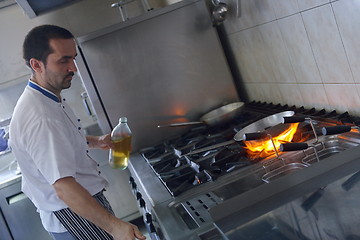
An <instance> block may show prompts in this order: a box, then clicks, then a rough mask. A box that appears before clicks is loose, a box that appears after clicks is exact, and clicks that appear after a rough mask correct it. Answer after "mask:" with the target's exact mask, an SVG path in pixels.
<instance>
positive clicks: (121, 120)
mask: <svg viewBox="0 0 360 240" xmlns="http://www.w3.org/2000/svg"><path fill="white" fill-rule="evenodd" d="M119 122H122V123H126V122H127V117H121V118H119Z"/></svg>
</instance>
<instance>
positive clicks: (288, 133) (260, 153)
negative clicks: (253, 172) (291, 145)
mask: <svg viewBox="0 0 360 240" xmlns="http://www.w3.org/2000/svg"><path fill="white" fill-rule="evenodd" d="M298 126H299V123H291V124H290V125H289V127H288V128H287V129H286V130H284V131H283V132H282V133H280V134H279V135H278V136H272V139H273V142H274V145H275V147H276V150H279V148H280V144H281V143H286V142H291V140H292V139H293V137H294V135H295V133H296V131H297V128H298ZM244 143H245V145H246V146H245V147H244V148H245V149H248V150H249V151H248V156H249V157H250V158H252V159H255V158H258V157H267V156H269V155H271V154H274V153H275V151H274V146H273V144H272V142H271V140H270V138H267V139H261V140H254V141H244Z"/></svg>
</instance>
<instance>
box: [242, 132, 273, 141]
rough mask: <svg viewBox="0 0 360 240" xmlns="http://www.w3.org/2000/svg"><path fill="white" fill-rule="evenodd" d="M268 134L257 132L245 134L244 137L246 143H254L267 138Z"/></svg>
mask: <svg viewBox="0 0 360 240" xmlns="http://www.w3.org/2000/svg"><path fill="white" fill-rule="evenodd" d="M267 137H268V134H267V133H266V132H255V133H245V134H244V136H243V140H244V141H252V140H259V139H264V138H267Z"/></svg>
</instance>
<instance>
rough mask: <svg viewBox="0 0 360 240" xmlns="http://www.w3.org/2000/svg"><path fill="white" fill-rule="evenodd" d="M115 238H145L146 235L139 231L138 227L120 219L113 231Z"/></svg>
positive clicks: (120, 239) (118, 239)
mask: <svg viewBox="0 0 360 240" xmlns="http://www.w3.org/2000/svg"><path fill="white" fill-rule="evenodd" d="M111 235H112V236H113V238H114V240H134V239H140V240H145V239H146V237H145V236H144V235H143V234H142V233H141V232H140V231H139V229H138V227H137V226H135V225H133V224H131V223H128V222H125V221H122V220H120V219H118V221H117V222H116V223H115V224H114V227H113V231H112V232H111Z"/></svg>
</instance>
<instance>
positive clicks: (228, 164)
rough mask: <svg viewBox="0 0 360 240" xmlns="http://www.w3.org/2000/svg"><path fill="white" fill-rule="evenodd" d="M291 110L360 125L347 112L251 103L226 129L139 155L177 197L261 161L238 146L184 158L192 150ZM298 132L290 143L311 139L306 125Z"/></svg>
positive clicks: (200, 131) (202, 129) (204, 131)
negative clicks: (263, 119)
mask: <svg viewBox="0 0 360 240" xmlns="http://www.w3.org/2000/svg"><path fill="white" fill-rule="evenodd" d="M289 110H292V111H294V112H295V114H296V115H299V116H309V117H311V118H312V119H316V121H322V122H326V123H329V124H353V125H358V124H360V118H357V117H353V116H350V115H349V114H348V113H347V112H345V113H343V114H337V113H336V111H332V112H327V111H326V110H324V109H322V110H320V111H317V110H316V109H314V108H312V109H305V108H304V107H300V108H297V107H295V106H292V107H289V106H288V105H280V104H277V105H274V104H272V103H264V102H251V103H247V104H246V105H245V108H244V110H243V112H242V113H241V114H239V115H238V116H237V118H236V119H235V120H233V121H232V122H231V123H229V124H228V125H227V126H218V127H213V128H209V127H207V126H206V125H202V126H198V127H193V128H191V129H190V130H189V131H187V132H186V133H184V134H182V135H180V136H178V137H175V138H173V139H169V140H167V141H164V142H163V143H162V144H159V145H156V146H154V147H150V148H146V149H142V150H141V151H140V153H141V154H142V156H143V157H144V159H145V160H146V161H147V163H148V164H149V165H150V166H151V168H152V169H153V171H154V173H155V174H156V175H157V176H158V177H159V179H160V180H161V181H162V182H163V184H164V185H165V186H166V188H167V189H168V191H169V192H170V193H171V194H172V195H173V196H177V195H179V194H181V193H183V192H185V191H187V190H189V189H191V188H193V187H196V186H197V185H201V184H204V183H207V182H212V181H216V179H217V178H219V177H221V176H223V175H225V174H228V173H229V172H233V171H237V170H239V169H242V168H246V167H247V166H249V165H252V164H257V163H259V162H262V161H263V160H264V159H265V158H256V159H252V160H250V158H249V156H248V155H247V154H248V153H247V150H246V149H244V148H243V147H244V145H243V143H242V142H236V143H234V144H231V145H228V146H226V147H220V148H217V149H213V150H211V151H208V152H203V153H199V154H194V155H189V156H184V155H185V154H187V153H189V152H190V151H193V150H195V149H199V148H203V147H207V146H211V145H214V144H217V143H221V142H225V141H228V140H231V139H232V138H233V137H234V135H235V134H236V133H237V132H238V131H240V130H241V129H243V128H244V127H246V126H248V125H249V124H251V123H253V122H255V121H257V120H260V119H262V118H264V117H267V116H269V115H272V114H276V113H278V112H282V111H289ZM299 129H300V131H297V132H296V133H295V135H294V138H293V142H301V140H302V139H305V138H309V139H311V138H313V136H314V135H313V132H312V129H311V127H310V126H309V124H307V123H300V125H299Z"/></svg>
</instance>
